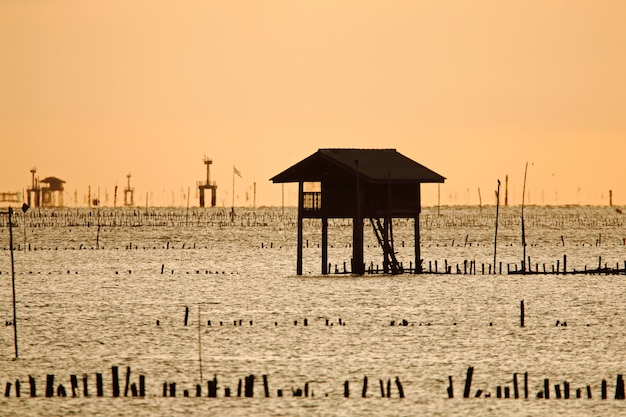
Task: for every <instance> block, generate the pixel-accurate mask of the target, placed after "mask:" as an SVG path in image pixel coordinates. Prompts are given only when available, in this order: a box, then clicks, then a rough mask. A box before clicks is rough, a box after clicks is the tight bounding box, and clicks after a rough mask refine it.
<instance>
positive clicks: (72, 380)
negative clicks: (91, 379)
mask: <svg viewBox="0 0 626 417" xmlns="http://www.w3.org/2000/svg"><path fill="white" fill-rule="evenodd" d="M70 384H71V386H72V397H76V391H77V390H78V378H77V377H76V375H70Z"/></svg>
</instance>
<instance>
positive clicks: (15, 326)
mask: <svg viewBox="0 0 626 417" xmlns="http://www.w3.org/2000/svg"><path fill="white" fill-rule="evenodd" d="M12 217H13V208H12V207H9V251H10V252H11V286H12V289H13V341H14V344H15V359H17V358H18V353H17V312H16V309H15V263H14V260H13V218H12Z"/></svg>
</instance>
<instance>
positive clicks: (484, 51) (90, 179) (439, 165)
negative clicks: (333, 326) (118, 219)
mask: <svg viewBox="0 0 626 417" xmlns="http://www.w3.org/2000/svg"><path fill="white" fill-rule="evenodd" d="M0 138H1V139H0V140H1V150H0V192H7V191H13V192H14V191H23V190H24V189H25V188H26V187H27V186H28V185H29V183H30V169H31V168H32V167H33V166H36V167H37V170H38V175H39V177H40V178H41V179H43V178H45V177H47V176H56V177H59V178H61V179H63V180H65V181H66V182H67V183H66V191H67V194H66V196H65V203H66V205H68V206H70V207H72V206H74V205H75V199H74V195H77V204H78V205H84V204H85V201H86V198H85V196H86V195H87V190H88V187H91V190H92V195H93V194H95V193H96V192H97V191H96V190H97V189H98V188H99V189H100V193H101V200H102V202H103V203H104V204H106V205H111V206H112V205H113V189H114V187H115V185H118V186H119V188H120V190H121V189H122V188H123V187H124V186H125V185H126V174H128V173H131V174H132V185H133V186H134V187H135V189H136V203H137V204H138V205H140V206H141V205H145V198H146V194H148V196H149V203H150V204H151V205H171V204H172V203H174V204H175V205H185V204H186V197H185V196H184V194H186V192H187V189H188V188H191V190H192V191H191V202H190V204H191V205H192V206H197V205H198V200H197V198H196V193H195V184H196V181H198V180H202V179H204V178H205V166H204V164H203V163H202V158H203V156H205V155H206V156H208V157H210V158H212V160H213V165H212V166H211V177H212V178H211V179H212V180H216V181H217V183H218V198H217V201H218V205H219V206H221V205H224V206H227V207H229V206H230V204H231V202H232V201H231V199H232V178H233V177H232V173H233V166H236V167H237V169H238V170H239V171H241V173H242V175H243V178H237V181H236V185H235V187H236V188H235V197H236V203H235V204H236V205H252V186H253V183H255V182H256V185H257V198H256V205H257V206H261V205H280V204H281V186H280V185H274V184H272V183H271V182H270V181H269V178H270V177H272V176H273V175H275V174H277V173H279V172H281V171H282V170H283V169H285V168H287V167H289V166H291V165H292V164H294V163H296V162H298V161H300V160H301V159H303V158H305V157H307V156H309V155H310V154H312V153H314V152H315V151H316V150H317V149H318V148H334V147H338V148H339V147H350V148H396V149H397V150H398V151H399V152H401V153H403V154H404V155H406V156H408V157H410V158H412V159H414V160H416V161H418V162H420V163H422V164H423V165H425V166H427V167H429V168H431V169H432V170H434V171H436V172H438V173H440V174H441V175H443V176H445V177H446V178H447V181H446V183H445V184H442V185H441V203H442V204H478V203H479V200H478V190H479V189H480V192H481V195H482V204H493V203H494V190H495V189H496V186H497V180H498V179H500V180H501V181H502V184H503V187H504V180H505V176H506V175H508V176H509V203H510V204H519V203H520V202H521V198H522V183H523V176H524V167H525V165H526V163H527V162H528V183H527V192H526V202H527V203H530V204H551V205H554V204H578V203H580V204H604V205H608V202H609V197H608V196H609V190H613V203H614V204H619V205H626V182H625V181H624V177H625V175H624V173H625V171H626V164H625V162H626V1H624V0H601V1H591V0H587V1H579V0H554V1H552V0H512V1H503V0H486V1H485V0H455V1H450V0H393V1H371V0H354V1H353V0H314V1H313V0H309V1H297V0H263V1H259V0H242V1H237V0H225V1H213V0H201V1H199V0H198V1H196V0H185V1H161V0H145V1H142V0H106V1H91V0H55V1H38V0H29V1H24V0H1V1H0ZM286 189H287V198H288V199H287V203H288V204H295V202H296V200H295V189H294V188H292V187H287V188H286ZM502 192H504V188H502ZM246 193H248V199H247V200H246ZM120 194H121V191H118V200H117V201H118V203H117V204H118V205H121V203H120V199H121V197H120ZM422 195H423V202H424V204H425V205H433V204H436V203H437V185H434V184H425V185H423V186H422ZM107 202H108V203H107Z"/></svg>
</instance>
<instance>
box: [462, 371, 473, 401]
mask: <svg viewBox="0 0 626 417" xmlns="http://www.w3.org/2000/svg"><path fill="white" fill-rule="evenodd" d="M473 374H474V367H473V366H470V367H469V368H467V377H466V378H465V391H463V398H469V396H470V389H471V386H472V375H473Z"/></svg>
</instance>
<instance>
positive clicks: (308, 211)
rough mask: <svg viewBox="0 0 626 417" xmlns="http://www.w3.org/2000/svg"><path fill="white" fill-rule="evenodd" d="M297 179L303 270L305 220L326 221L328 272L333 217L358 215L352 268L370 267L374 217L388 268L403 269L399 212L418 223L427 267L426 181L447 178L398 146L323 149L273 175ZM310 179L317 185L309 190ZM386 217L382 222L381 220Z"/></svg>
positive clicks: (417, 238)
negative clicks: (366, 239) (423, 229)
mask: <svg viewBox="0 0 626 417" xmlns="http://www.w3.org/2000/svg"><path fill="white" fill-rule="evenodd" d="M270 180H271V181H272V182H274V183H285V182H297V183H298V184H299V187H298V243H297V251H298V252H297V264H296V273H297V274H298V275H302V221H303V219H305V218H309V219H321V221H322V244H321V248H322V254H321V255H322V274H328V273H330V271H329V265H328V219H329V218H352V225H353V231H352V241H353V244H352V273H353V274H357V275H362V274H364V273H365V264H364V259H363V220H364V219H366V218H369V219H370V223H371V224H372V227H373V229H374V233H375V234H376V237H377V239H378V242H379V244H380V246H381V248H382V250H383V258H384V259H383V268H384V271H385V272H386V273H392V274H397V273H401V272H402V268H401V267H400V264H399V262H398V261H397V259H396V256H395V251H394V245H393V227H392V219H393V218H412V219H414V224H415V269H414V270H413V272H415V273H421V272H422V266H421V257H420V229H419V214H420V211H421V193H420V185H421V184H422V183H443V182H444V181H445V178H444V177H442V176H441V175H439V174H437V173H436V172H433V171H431V170H430V169H428V168H426V167H424V166H423V165H420V164H418V163H417V162H415V161H413V160H411V159H409V158H407V157H406V156H404V155H402V154H400V153H399V152H397V151H396V150H395V149H319V150H318V151H317V152H315V153H314V154H313V155H311V156H309V157H308V158H305V159H303V160H302V161H300V162H298V163H297V164H295V165H293V166H292V167H290V168H288V169H286V170H285V171H283V172H281V173H280V174H278V175H276V176H274V177H273V178H271V179H270ZM305 183H306V185H307V186H308V187H310V188H311V189H312V191H305ZM381 219H382V222H381Z"/></svg>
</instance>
